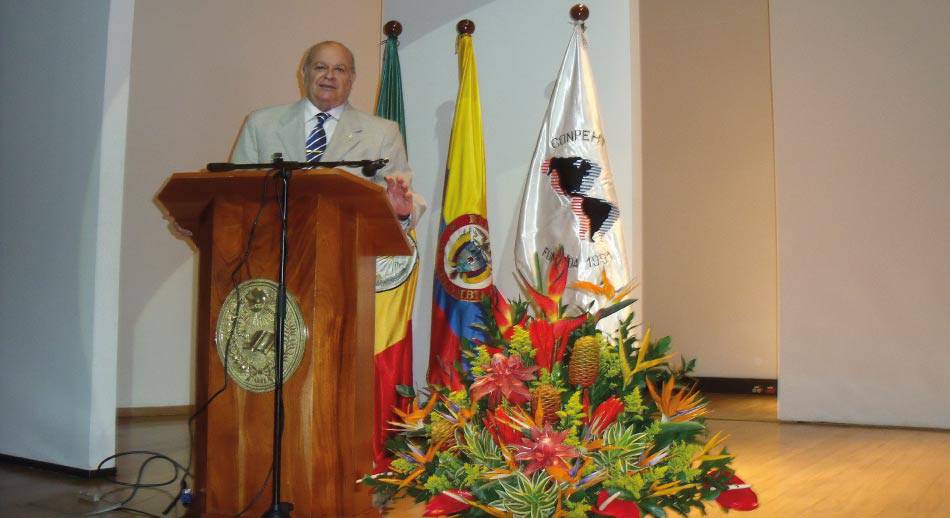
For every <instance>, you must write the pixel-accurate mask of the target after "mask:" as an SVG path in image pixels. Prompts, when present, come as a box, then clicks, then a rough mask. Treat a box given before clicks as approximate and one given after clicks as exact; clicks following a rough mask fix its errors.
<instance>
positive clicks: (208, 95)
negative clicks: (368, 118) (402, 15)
mask: <svg viewBox="0 0 950 518" xmlns="http://www.w3.org/2000/svg"><path fill="white" fill-rule="evenodd" d="M380 13H381V2H380V1H379V0H372V1H368V0H356V1H349V2H335V1H330V0H297V1H289V0H281V1H274V2H260V1H252V0H241V1H233V0H204V1H200V2H194V1H185V0H175V1H144V2H137V3H136V7H135V21H134V32H133V46H132V72H131V92H130V105H129V125H128V148H127V149H128V155H127V159H126V165H127V168H126V180H125V200H124V214H123V239H122V243H123V252H122V265H121V268H122V282H121V304H122V309H121V313H120V340H119V343H120V346H119V379H118V397H117V399H118V401H117V404H118V406H120V407H135V406H162V405H186V404H189V403H190V402H191V398H192V386H191V385H192V382H191V379H192V370H193V369H192V358H193V343H194V324H193V322H194V317H193V314H194V297H195V295H194V292H195V280H196V279H195V269H196V264H195V258H194V253H193V252H192V250H191V249H189V248H188V246H187V245H186V244H185V243H184V242H183V241H180V240H177V239H175V238H174V237H172V236H171V234H170V233H169V231H168V228H167V226H166V223H165V222H164V221H163V220H162V218H161V214H160V212H159V210H158V209H157V208H156V206H155V205H154V203H153V201H152V198H153V196H154V195H155V193H156V192H157V191H158V190H159V188H160V187H161V185H162V182H163V181H164V180H165V178H166V177H167V176H168V175H169V173H171V172H172V171H183V170H197V169H200V168H202V167H203V166H204V164H205V163H207V162H213V161H221V160H224V159H226V158H227V157H228V155H229V153H230V150H231V146H232V145H233V142H234V141H235V140H236V138H237V134H238V131H239V129H240V126H241V124H242V121H243V119H244V116H245V115H246V114H247V113H248V112H250V111H251V110H254V109H256V108H260V107H264V106H268V105H273V104H281V103H286V102H292V101H295V100H297V99H298V98H299V96H300V94H299V89H298V84H297V78H296V69H297V67H298V65H299V62H300V60H301V58H302V55H303V52H304V50H305V49H306V48H307V47H308V46H309V45H311V44H312V43H315V42H317V41H320V40H325V39H335V40H339V41H342V42H344V43H346V44H347V45H349V46H350V48H351V49H352V50H353V52H354V54H355V55H356V59H357V68H358V71H359V74H358V77H357V81H356V85H355V86H354V88H353V94H352V97H351V100H352V101H353V102H354V104H355V105H356V106H357V107H359V108H362V109H370V108H372V106H373V103H374V98H375V91H376V86H377V82H378V76H379V71H378V70H379V45H378V43H379V41H380V40H381V39H382V34H381V14H380Z"/></svg>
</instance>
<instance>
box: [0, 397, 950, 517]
mask: <svg viewBox="0 0 950 518" xmlns="http://www.w3.org/2000/svg"><path fill="white" fill-rule="evenodd" d="M709 398H710V400H711V407H712V410H713V413H712V414H711V415H710V417H709V424H710V428H711V429H712V430H713V431H718V430H723V431H725V432H726V433H728V434H729V435H730V438H729V441H728V445H729V449H730V451H732V452H733V453H735V454H736V456H737V459H736V461H735V466H736V469H737V472H738V474H739V476H740V477H742V478H743V479H745V480H746V481H747V482H750V483H751V484H753V487H754V489H755V491H756V492H757V493H758V495H759V505H760V508H759V510H758V511H753V512H751V513H736V512H733V513H731V515H730V516H733V517H735V516H760V517H769V518H771V517H776V518H783V517H789V518H792V517H794V518H800V517H802V516H821V517H856V516H860V517H862V518H866V517H875V516H880V517H885V516H886V517H937V516H950V502H945V500H946V495H948V494H950V470H948V469H947V466H948V465H950V432H947V431H930V430H912V429H894V428H866V427H856V426H833V425H812V424H798V423H779V422H778V421H777V420H776V417H775V416H776V402H775V398H774V397H769V396H734V395H717V394H711V395H709ZM118 442H119V448H120V449H121V450H129V449H149V450H155V451H159V452H163V453H166V454H169V455H170V456H172V457H173V458H176V459H179V460H184V459H185V456H186V449H187V431H186V420H185V418H183V417H174V418H143V417H138V418H123V419H120V420H119V422H118ZM137 468H138V461H134V460H130V461H123V462H120V464H119V474H120V476H121V477H123V478H124V479H129V478H134V477H135V471H136V470H137ZM150 471H151V470H150ZM169 473H170V471H167V468H165V467H161V468H158V469H156V470H155V472H154V473H150V477H149V479H148V480H157V479H160V478H162V477H166V475H167V474H169ZM111 488H112V486H111V485H109V484H106V483H103V482H98V481H89V480H83V479H79V478H75V477H70V476H66V475H60V474H56V473H50V472H45V471H40V470H36V469H30V468H24V467H21V466H15V465H10V464H4V463H0V516H4V517H6V516H11V517H12V516H16V517H34V516H35V517H62V516H64V515H69V514H73V515H78V514H83V513H87V512H90V511H92V510H94V509H96V508H101V507H105V506H104V504H103V503H102V502H100V503H99V504H93V503H90V502H86V501H84V500H82V499H80V493H82V492H95V491H100V492H102V491H108V490H109V489H111ZM176 491H177V486H166V487H164V488H158V489H150V490H142V491H140V492H139V494H138V495H137V496H136V498H135V499H134V500H133V501H132V502H130V504H129V505H130V506H131V507H134V508H136V509H139V510H142V511H145V512H147V513H151V514H154V515H160V514H161V512H162V511H163V510H164V508H165V506H166V505H167V504H168V502H169V501H170V498H171V496H170V495H173V494H174V493H175V492H176ZM124 494H127V493H123V492H119V493H116V494H114V495H110V496H109V498H112V499H114V498H121V497H122V496H123V495H124ZM268 496H269V493H268V494H265V495H264V498H267V497H268ZM708 511H709V515H710V516H725V513H723V512H722V511H721V510H720V509H718V508H717V507H716V506H715V504H713V505H712V506H710V507H709V508H708ZM183 514H184V513H183V512H182V511H181V508H180V507H179V508H178V509H177V510H176V511H173V512H172V513H170V514H169V515H167V516H182V515H183ZM421 514H422V505H421V504H414V503H412V502H411V501H398V502H396V503H395V504H394V505H393V506H392V508H391V509H390V510H389V512H388V513H387V514H386V516H387V517H389V518H408V517H417V516H421ZM696 515H697V516H699V515H698V514H696ZM100 516H142V515H141V514H138V513H134V512H130V511H114V512H111V513H107V514H103V515H100ZM691 516H692V515H691Z"/></svg>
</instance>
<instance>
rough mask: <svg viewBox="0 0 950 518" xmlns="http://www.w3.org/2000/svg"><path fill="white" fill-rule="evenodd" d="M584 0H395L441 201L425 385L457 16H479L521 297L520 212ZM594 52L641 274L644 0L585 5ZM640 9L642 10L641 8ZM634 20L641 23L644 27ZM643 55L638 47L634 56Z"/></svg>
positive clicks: (421, 300) (430, 188)
mask: <svg viewBox="0 0 950 518" xmlns="http://www.w3.org/2000/svg"><path fill="white" fill-rule="evenodd" d="M574 3H576V2H551V1H550V0H530V1H515V0H496V1H484V0H483V1H478V2H473V1H462V0H453V1H443V2H438V3H436V2H422V1H412V0H388V1H387V2H386V5H385V9H384V18H385V19H386V20H389V19H396V20H399V21H400V22H402V24H403V33H402V36H401V37H400V47H399V58H400V62H401V65H402V78H403V86H404V91H405V96H406V133H407V135H406V136H407V140H408V147H409V159H410V162H411V164H412V167H413V169H414V171H415V175H416V176H415V183H414V185H415V189H416V190H417V191H419V192H420V193H421V194H422V195H423V196H424V197H425V198H426V199H427V200H429V205H430V212H429V214H428V215H427V216H426V217H425V218H424V219H423V220H422V222H421V224H420V229H419V236H418V237H419V253H420V257H421V268H422V269H421V271H422V272H423V273H422V275H420V282H419V289H418V291H417V297H416V308H415V312H414V316H413V337H414V339H415V344H414V348H413V353H414V357H413V366H414V373H415V379H416V383H417V384H418V383H420V382H423V380H424V379H425V371H426V366H427V363H428V354H429V353H428V351H429V343H428V341H429V334H430V325H431V318H430V317H431V315H430V314H431V308H432V280H433V277H432V273H431V272H432V271H433V262H434V260H435V247H434V243H435V242H436V241H437V235H438V225H439V213H440V210H441V201H442V186H443V182H444V170H445V158H446V153H447V152H448V139H449V132H450V129H451V125H452V114H453V111H454V107H455V95H456V92H457V89H458V79H457V77H458V59H457V56H456V55H455V37H456V34H457V33H456V29H455V24H456V23H457V22H458V21H459V20H461V19H463V18H469V19H471V20H472V21H474V22H475V27H476V28H475V34H474V46H475V56H476V61H477V66H478V80H479V89H480V93H481V104H482V118H483V128H484V133H485V135H484V139H485V155H486V162H487V176H488V194H489V197H488V213H489V217H488V222H489V226H490V232H491V243H492V255H493V259H494V263H495V264H494V266H495V282H496V284H498V285H499V286H500V288H501V289H502V291H503V292H505V293H506V294H508V295H509V296H515V295H517V293H518V292H517V287H516V285H515V283H514V280H513V277H512V273H513V253H514V242H515V241H514V240H515V233H516V232H517V222H516V218H517V213H518V208H519V206H520V203H521V191H522V189H523V187H524V181H525V177H526V176H527V173H528V164H529V162H530V160H531V155H532V153H533V152H534V146H535V144H536V140H537V137H538V131H539V130H540V127H541V119H542V118H543V116H544V111H545V109H546V108H547V104H548V100H549V95H550V93H551V90H552V88H553V82H554V80H555V78H556V76H557V72H558V67H559V66H560V63H561V60H562V58H563V56H564V49H565V48H566V47H567V43H568V40H569V39H570V37H571V33H572V28H571V24H570V17H569V16H568V11H569V9H570V7H571V6H572V5H573V4H574ZM585 3H586V4H587V5H588V6H589V7H590V11H591V16H590V19H589V20H588V32H587V34H588V38H589V41H590V56H591V61H592V63H593V67H594V78H595V81H596V84H597V89H598V93H599V100H600V104H601V110H602V111H603V113H602V117H603V124H604V131H605V132H606V134H607V142H608V152H609V156H610V162H611V164H612V166H613V168H614V179H615V185H616V189H617V196H618V198H619V201H620V206H621V210H623V211H624V212H625V213H626V216H625V218H626V219H624V222H623V223H624V235H625V236H626V237H627V248H628V252H627V253H628V257H629V258H630V264H631V268H632V269H633V272H634V273H636V272H639V267H640V260H639V253H638V250H639V247H638V243H639V236H640V234H641V232H640V228H639V224H640V219H639V206H638V204H637V203H635V196H638V191H639V189H638V182H639V166H640V163H639V157H638V155H639V153H638V152H639V145H640V137H639V76H638V75H637V74H638V70H637V69H634V68H632V66H633V64H635V63H636V60H637V55H636V54H637V52H636V51H637V41H638V35H637V26H636V23H635V21H636V11H637V2H626V1H620V0H602V1H592V2H585ZM631 10H632V11H633V12H631ZM632 22H633V23H632ZM632 54H633V55H632Z"/></svg>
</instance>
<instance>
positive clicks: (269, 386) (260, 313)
mask: <svg viewBox="0 0 950 518" xmlns="http://www.w3.org/2000/svg"><path fill="white" fill-rule="evenodd" d="M238 296H240V302H241V304H240V308H239V307H238ZM276 321H277V283H275V282H273V281H270V280H267V279H251V280H249V281H244V282H242V283H241V284H238V286H237V287H236V288H235V289H233V290H231V293H229V294H228V296H227V297H226V298H225V299H224V303H223V304H221V310H220V311H219V312H218V325H217V328H216V329H215V334H214V341H215V344H216V345H217V348H218V356H219V357H220V358H221V362H222V363H223V364H224V365H225V366H227V371H228V376H230V377H231V379H233V380H234V382H235V383H237V384H238V385H239V386H240V387H241V388H243V389H245V390H248V391H250V392H269V391H271V390H274V382H275V380H276V374H275V372H274V368H275V361H276V360H275V357H276V350H277V344H276V338H277V337H276V335H275V334H274V328H275V325H274V324H275V322H276ZM229 340H230V345H229V344H228V342H229ZM306 343H307V326H306V324H305V323H304V320H303V313H302V312H301V311H300V305H299V304H298V303H297V300H296V299H295V298H294V297H293V296H292V295H291V294H290V293H287V317H286V320H285V321H284V383H286V382H287V380H288V379H290V377H291V376H292V375H293V373H294V371H295V370H297V367H299V366H300V361H301V360H302V359H303V354H304V350H305V346H306ZM225 356H227V359H225Z"/></svg>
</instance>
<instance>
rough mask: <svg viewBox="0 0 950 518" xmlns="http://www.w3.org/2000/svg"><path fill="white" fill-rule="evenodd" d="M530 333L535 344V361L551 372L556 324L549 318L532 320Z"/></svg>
mask: <svg viewBox="0 0 950 518" xmlns="http://www.w3.org/2000/svg"><path fill="white" fill-rule="evenodd" d="M528 335H529V336H530V337H531V345H533V346H534V351H535V352H534V363H536V364H537V365H538V367H540V368H542V369H547V370H548V371H549V372H550V371H551V366H552V365H554V326H552V325H551V323H550V322H548V321H547V320H532V321H531V323H530V324H528Z"/></svg>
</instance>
